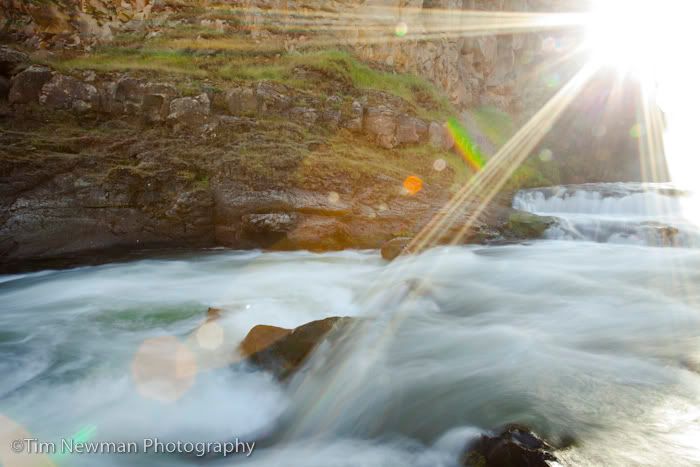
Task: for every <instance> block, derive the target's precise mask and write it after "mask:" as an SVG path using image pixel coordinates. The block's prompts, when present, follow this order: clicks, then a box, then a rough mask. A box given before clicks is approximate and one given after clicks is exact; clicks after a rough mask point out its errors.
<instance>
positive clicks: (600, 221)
mask: <svg viewBox="0 0 700 467" xmlns="http://www.w3.org/2000/svg"><path fill="white" fill-rule="evenodd" d="M696 202H697V198H696V197H695V196H694V194H693V193H692V192H690V191H686V190H681V189H679V188H676V187H674V186H673V185H670V184H644V183H592V184H585V185H569V186H557V187H549V188H536V189H531V190H522V191H520V192H518V193H517V195H516V196H515V198H514V200H513V207H514V208H515V209H519V210H522V211H527V212H531V213H533V214H539V215H545V216H553V217H556V218H557V222H556V224H555V225H553V226H552V227H551V228H550V229H548V230H547V232H546V237H547V238H549V239H556V240H588V241H595V242H601V243H631V244H638V245H651V246H683V247H696V246H698V245H700V230H699V229H698V227H697V225H696V224H695V223H694V222H692V220H691V217H692V216H691V215H690V213H691V212H692V211H693V208H694V207H695V206H696V204H695V203H696Z"/></svg>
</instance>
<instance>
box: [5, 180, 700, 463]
mask: <svg viewBox="0 0 700 467" xmlns="http://www.w3.org/2000/svg"><path fill="white" fill-rule="evenodd" d="M608 188H612V187H608ZM618 188H620V186H618ZM630 188H631V189H634V187H630ZM567 190H569V191H567V192H568V193H577V192H580V190H578V189H567ZM586 191H587V193H590V192H591V190H590V189H587V190H586ZM599 191H601V190H600V189H599ZM537 193H540V192H537ZM537 193H535V192H528V193H524V194H522V195H521V196H520V197H519V199H518V200H516V203H518V202H525V201H526V200H527V201H528V202H531V203H532V204H530V209H531V210H533V211H538V212H549V213H556V212H558V213H561V212H564V211H567V210H569V209H568V208H567V209H564V208H562V205H565V204H566V203H567V202H570V201H566V200H565V201H562V202H561V203H560V204H559V205H556V203H559V201H557V200H551V201H549V199H551V196H550V198H547V195H546V194H543V195H542V197H540V195H539V194H537ZM606 193H607V192H606ZM557 196H559V195H557ZM573 196H574V197H580V198H585V197H586V196H589V197H591V198H593V202H594V203H598V202H600V203H601V204H605V203H607V201H605V199H607V196H605V195H604V194H600V197H599V198H596V197H595V196H594V195H590V194H584V195H580V194H579V195H573ZM645 196H646V195H645ZM660 196H666V195H665V194H662V195H660ZM673 196H675V195H673ZM559 197H560V198H562V199H563V197H562V196H559ZM615 199H616V200H617V201H620V202H623V203H624V202H626V196H617V197H616V198H615ZM555 201H556V202H555ZM577 202H578V201H577ZM537 203H539V204H537ZM547 203H549V205H548V206H545V205H547ZM582 204H585V201H584V202H582ZM612 204H613V203H612V202H610V206H609V211H608V212H606V213H605V214H606V215H611V214H612V213H613V212H614V211H615V209H618V208H616V207H614V206H612ZM520 207H524V205H521V206H520ZM544 207H548V209H544ZM535 208H538V209H535ZM625 209H627V208H625ZM619 210H620V211H623V212H620V213H619V214H620V215H625V212H627V211H625V210H624V209H623V208H619ZM594 213H596V211H595V210H594V209H591V212H590V213H589V214H594ZM627 214H629V213H628V212H627ZM628 217H629V218H632V217H635V216H631V215H630V216H628ZM646 221H647V220H643V221H642V222H646ZM598 240H599V241H600V239H598ZM639 243H640V244H617V243H602V242H599V243H594V242H588V243H584V242H575V241H570V240H557V241H554V240H548V241H540V242H534V243H532V244H529V245H508V246H495V247H480V246H470V247H442V248H436V249H433V250H430V251H428V252H426V253H424V254H422V255H420V256H416V257H405V258H400V259H398V260H396V261H394V262H392V263H390V264H387V263H385V262H383V261H382V260H381V259H380V258H379V255H378V254H377V253H376V252H357V251H348V252H341V253H328V254H312V253H306V252H295V253H261V252H245V253H244V252H230V251H208V252H198V253H192V254H189V255H180V256H177V257H172V258H169V259H159V260H153V259H151V260H138V261H132V262H126V263H115V264H109V265H104V266H98V267H85V268H77V269H72V270H65V271H44V272H39V273H32V274H26V275H17V276H4V277H1V276H0V303H1V304H2V308H1V312H0V375H2V378H0V442H2V443H4V444H5V445H6V444H7V443H9V440H8V439H7V438H8V437H9V438H10V439H13V438H12V437H13V436H15V434H16V433H17V432H19V431H17V430H18V429H19V428H18V427H20V426H21V427H22V429H23V430H24V432H22V433H26V435H27V436H30V435H31V436H32V437H36V438H37V439H39V440H42V441H47V440H59V439H60V438H79V439H83V438H85V439H90V440H103V441H138V442H139V443H140V442H141V440H142V439H144V438H155V437H157V438H159V439H160V440H161V441H178V440H180V441H188V440H189V441H216V440H228V439H233V438H236V437H239V438H241V439H244V440H246V441H253V439H252V437H253V436H254V435H253V433H260V432H266V431H268V430H270V427H274V428H273V431H274V432H275V434H276V435H275V439H276V440H277V442H276V444H273V445H267V446H264V445H262V443H260V444H259V445H258V446H257V447H256V449H255V451H254V452H253V454H252V455H251V456H250V457H248V458H246V457H245V456H242V455H237V456H234V457H229V458H227V459H224V460H223V461H217V460H215V461H213V462H214V465H219V464H218V462H222V463H223V465H228V464H232V463H234V464H236V465H238V464H241V465H250V466H277V465H285V466H319V467H321V466H323V467H328V466H348V467H350V466H353V467H354V466H358V465H363V466H394V465H395V466H421V467H422V466H426V467H427V466H431V467H434V466H454V465H456V461H457V458H458V456H459V452H460V450H461V449H462V448H463V446H464V445H465V443H466V442H467V440H469V439H471V438H473V437H474V436H477V435H478V434H479V433H481V432H484V431H488V430H493V429H497V428H498V427H499V426H501V425H502V424H505V423H508V422H521V423H525V424H527V425H529V426H531V427H533V428H534V429H535V430H536V431H537V432H539V433H541V434H542V435H544V436H545V437H547V438H548V439H549V440H551V441H552V442H553V443H559V442H562V441H563V440H565V439H573V440H575V445H574V446H573V447H570V448H567V449H563V450H561V451H559V453H558V456H559V457H560V459H561V460H562V461H563V462H565V463H570V464H572V465H590V466H598V465H649V466H658V465H697V464H698V463H700V409H699V408H698V407H700V405H699V404H698V403H699V402H700V400H699V399H700V397H699V396H700V376H699V375H698V370H699V369H700V353H699V350H700V349H699V347H698V345H699V344H700V337H698V336H699V335H700V334H699V333H698V331H699V330H700V314H698V311H699V307H700V287H699V284H700V250H694V249H690V248H684V247H678V248H658V247H651V246H647V245H644V244H642V243H643V242H639ZM209 306H215V307H219V308H221V309H223V312H222V314H221V317H220V318H219V319H218V320H217V321H214V323H216V327H215V328H214V330H218V331H220V332H222V333H223V335H219V334H217V333H216V332H214V333H212V332H201V331H202V329H206V328H207V325H206V324H205V325H204V326H203V325H202V324H203V322H204V318H205V311H206V309H207V307H209ZM326 316H361V317H365V318H366V319H362V320H359V321H358V323H360V324H359V325H358V327H357V329H355V331H354V333H353V334H352V335H351V336H349V339H346V340H344V341H342V342H341V343H338V345H337V346H335V347H333V348H329V347H324V348H322V349H321V350H320V351H319V352H317V353H316V355H315V357H314V359H313V361H312V362H310V365H309V366H310V368H309V370H308V371H306V372H304V373H302V374H299V375H297V376H296V377H295V378H294V379H293V380H292V381H291V382H290V384H289V385H288V386H285V387H283V386H281V385H280V384H278V383H277V382H275V381H274V380H273V379H272V377H271V376H269V375H268V374H265V373H263V372H259V371H255V370H253V369H251V368H246V367H244V366H241V365H239V364H231V363H232V361H233V360H235V358H236V357H235V346H236V344H237V343H238V342H239V341H240V339H241V338H242V337H243V336H244V335H245V334H246V333H247V331H248V330H249V329H250V328H251V327H252V326H253V325H255V324H273V325H278V326H284V327H293V326H296V325H299V324H302V323H305V322H308V321H310V320H314V319H318V318H322V317H326ZM219 326H220V328H219ZM210 330H211V329H210ZM164 336H170V337H169V338H170V339H172V341H168V342H170V344H168V345H171V344H172V342H175V339H177V342H179V343H180V344H176V345H175V347H172V346H171V347H168V345H166V346H165V347H166V349H171V350H173V352H172V353H173V354H177V355H180V356H183V355H184V357H183V358H180V359H179V360H178V362H180V363H182V362H185V364H184V367H185V370H184V371H180V376H179V377H180V380H179V381H181V382H182V381H184V382H182V384H177V385H176V387H175V388H174V389H173V388H172V387H170V388H165V389H168V391H165V389H164V388H163V387H160V388H158V387H156V388H154V387H149V386H148V385H146V384H144V381H143V380H142V377H143V371H142V370H143V368H144V365H141V362H140V359H142V358H143V353H142V350H143V345H144V344H143V343H144V342H154V340H153V339H154V338H155V339H158V338H160V339H163V338H164ZM155 342H158V341H157V340H156V341H155ZM160 342H163V341H162V340H161V341H160ZM181 366H182V365H181ZM181 366H178V367H177V368H178V369H180V370H181V369H182V368H181ZM139 368H140V369H141V370H139ZM145 368H150V367H149V366H148V365H146V366H145ZM152 369H153V371H158V370H157V368H152ZM159 389H161V390H163V391H161V392H159V391H158V390H159ZM159 396H165V397H159ZM13 430H15V431H14V432H13ZM3 448H4V446H3V447H0V455H2V453H3ZM40 458H41V456H35V457H34V458H32V459H34V460H39V459H40ZM48 458H49V460H50V461H51V462H53V463H54V464H55V465H61V466H62V465H66V466H73V465H77V466H91V467H93V466H98V467H99V466H123V465H144V466H146V465H147V466H159V465H162V466H165V465H199V463H200V462H201V460H200V459H193V458H188V457H185V456H178V455H173V454H170V455H168V454H157V455H156V454H147V455H144V454H122V455H104V454H102V455H72V456H68V455H63V456H62V455H53V456H48ZM10 465H12V464H10ZM26 465H47V464H26Z"/></svg>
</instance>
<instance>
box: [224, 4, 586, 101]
mask: <svg viewBox="0 0 700 467" xmlns="http://www.w3.org/2000/svg"><path fill="white" fill-rule="evenodd" d="M231 3H233V4H238V5H239V6H240V8H241V10H242V11H243V12H245V22H246V23H247V24H249V25H250V26H251V28H252V29H253V31H254V32H253V33H254V34H265V33H266V31H267V30H269V29H270V28H271V27H273V26H275V27H280V26H282V27H284V26H288V27H294V26H297V27H298V24H299V18H300V17H303V16H304V15H307V16H308V17H315V18H319V19H320V20H321V21H322V24H323V28H325V31H324V32H327V33H328V32H329V31H330V33H329V34H331V35H332V36H335V39H336V41H337V43H338V44H343V45H347V46H350V47H352V48H353V50H355V51H356V53H357V54H358V55H359V56H360V57H362V58H363V59H364V60H367V61H369V62H372V63H375V64H382V65H384V66H387V67H390V68H392V69H395V70H397V71H400V72H408V73H415V74H418V75H421V76H423V77H425V78H427V79H429V80H430V81H431V82H433V83H434V84H436V85H437V86H439V87H440V88H441V89H442V90H443V91H444V92H445V93H446V94H447V95H448V96H449V98H450V100H451V102H453V103H454V104H455V105H456V106H457V107H458V108H461V109H466V108H471V107H477V106H494V107H497V108H499V109H502V110H504V111H508V112H511V113H512V114H514V115H519V114H520V113H523V112H524V113H525V114H527V113H529V112H531V109H533V108H534V107H535V106H541V105H542V103H543V102H544V100H545V99H546V98H547V97H549V96H550V95H551V94H552V93H553V91H554V90H555V88H556V87H557V86H558V85H559V84H561V83H562V82H563V81H564V80H565V79H567V78H568V77H570V76H571V72H572V71H573V70H574V69H575V68H576V67H575V66H569V67H564V68H563V70H568V71H562V67H561V66H560V67H559V71H557V72H556V74H553V73H554V72H552V71H547V70H546V69H544V68H545V67H546V65H547V64H548V63H553V62H555V61H556V62H560V61H561V60H562V59H563V58H564V57H566V55H567V54H568V53H570V52H571V51H572V50H573V49H574V48H575V47H576V45H578V44H579V42H580V35H579V34H576V33H572V30H571V29H570V28H568V29H566V30H562V29H556V28H555V29H552V30H549V31H547V30H545V31H538V32H531V33H527V28H525V27H523V26H522V24H520V23H519V22H518V21H516V20H513V19H509V18H504V17H499V16H498V14H499V13H503V12H515V13H517V12H523V13H535V12H548V13H558V12H572V11H580V10H583V9H585V8H586V4H587V3H586V2H585V1H582V0H493V1H482V0H354V1H353V0H345V1H342V0H340V1H333V2H325V1H313V0H312V1H304V2H295V1H290V0H266V1H259V0H243V1H240V2H231ZM467 10H471V11H478V12H480V13H481V16H479V17H478V18H477V17H476V16H474V15H467V14H465V13H464V12H465V11H467ZM489 13H492V14H491V15H489ZM505 22H511V23H513V24H514V26H513V27H514V28H516V29H518V28H520V29H519V30H520V31H524V32H526V33H524V34H523V33H519V34H511V33H508V32H509V31H510V30H511V29H509V28H506V27H505V26H504V23H505ZM532 29H534V28H532ZM318 32H319V31H318V30H316V31H314V30H311V31H309V34H315V33H318ZM484 33H486V34H484ZM292 46H293V45H292ZM578 63H580V61H579V62H578ZM560 65H561V64H560Z"/></svg>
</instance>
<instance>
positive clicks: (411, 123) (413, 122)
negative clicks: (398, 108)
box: [396, 115, 428, 144]
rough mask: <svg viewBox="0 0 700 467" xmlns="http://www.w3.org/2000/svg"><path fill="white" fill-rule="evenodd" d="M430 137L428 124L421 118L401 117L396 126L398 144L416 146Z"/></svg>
mask: <svg viewBox="0 0 700 467" xmlns="http://www.w3.org/2000/svg"><path fill="white" fill-rule="evenodd" d="M427 136H428V124H427V123H425V122H424V121H423V120H421V119H420V118H416V117H411V116H408V115H401V116H400V117H399V120H398V123H397V126H396V142H397V143H398V144H416V143H419V142H421V141H423V140H425V138H426V137H427Z"/></svg>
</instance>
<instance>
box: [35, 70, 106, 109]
mask: <svg viewBox="0 0 700 467" xmlns="http://www.w3.org/2000/svg"><path fill="white" fill-rule="evenodd" d="M39 102H40V103H41V104H42V105H45V106H46V107H48V108H50V109H56V110H74V111H76V112H85V111H88V110H91V109H93V108H95V107H96V106H97V104H98V102H99V95H98V93H97V88H95V86H93V85H92V84H85V83H83V82H82V81H79V80H77V79H75V78H72V77H70V76H65V75H59V74H55V75H54V76H53V77H52V78H51V80H50V81H49V82H48V83H46V84H45V85H44V87H43V88H42V90H41V95H40V97H39Z"/></svg>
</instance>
